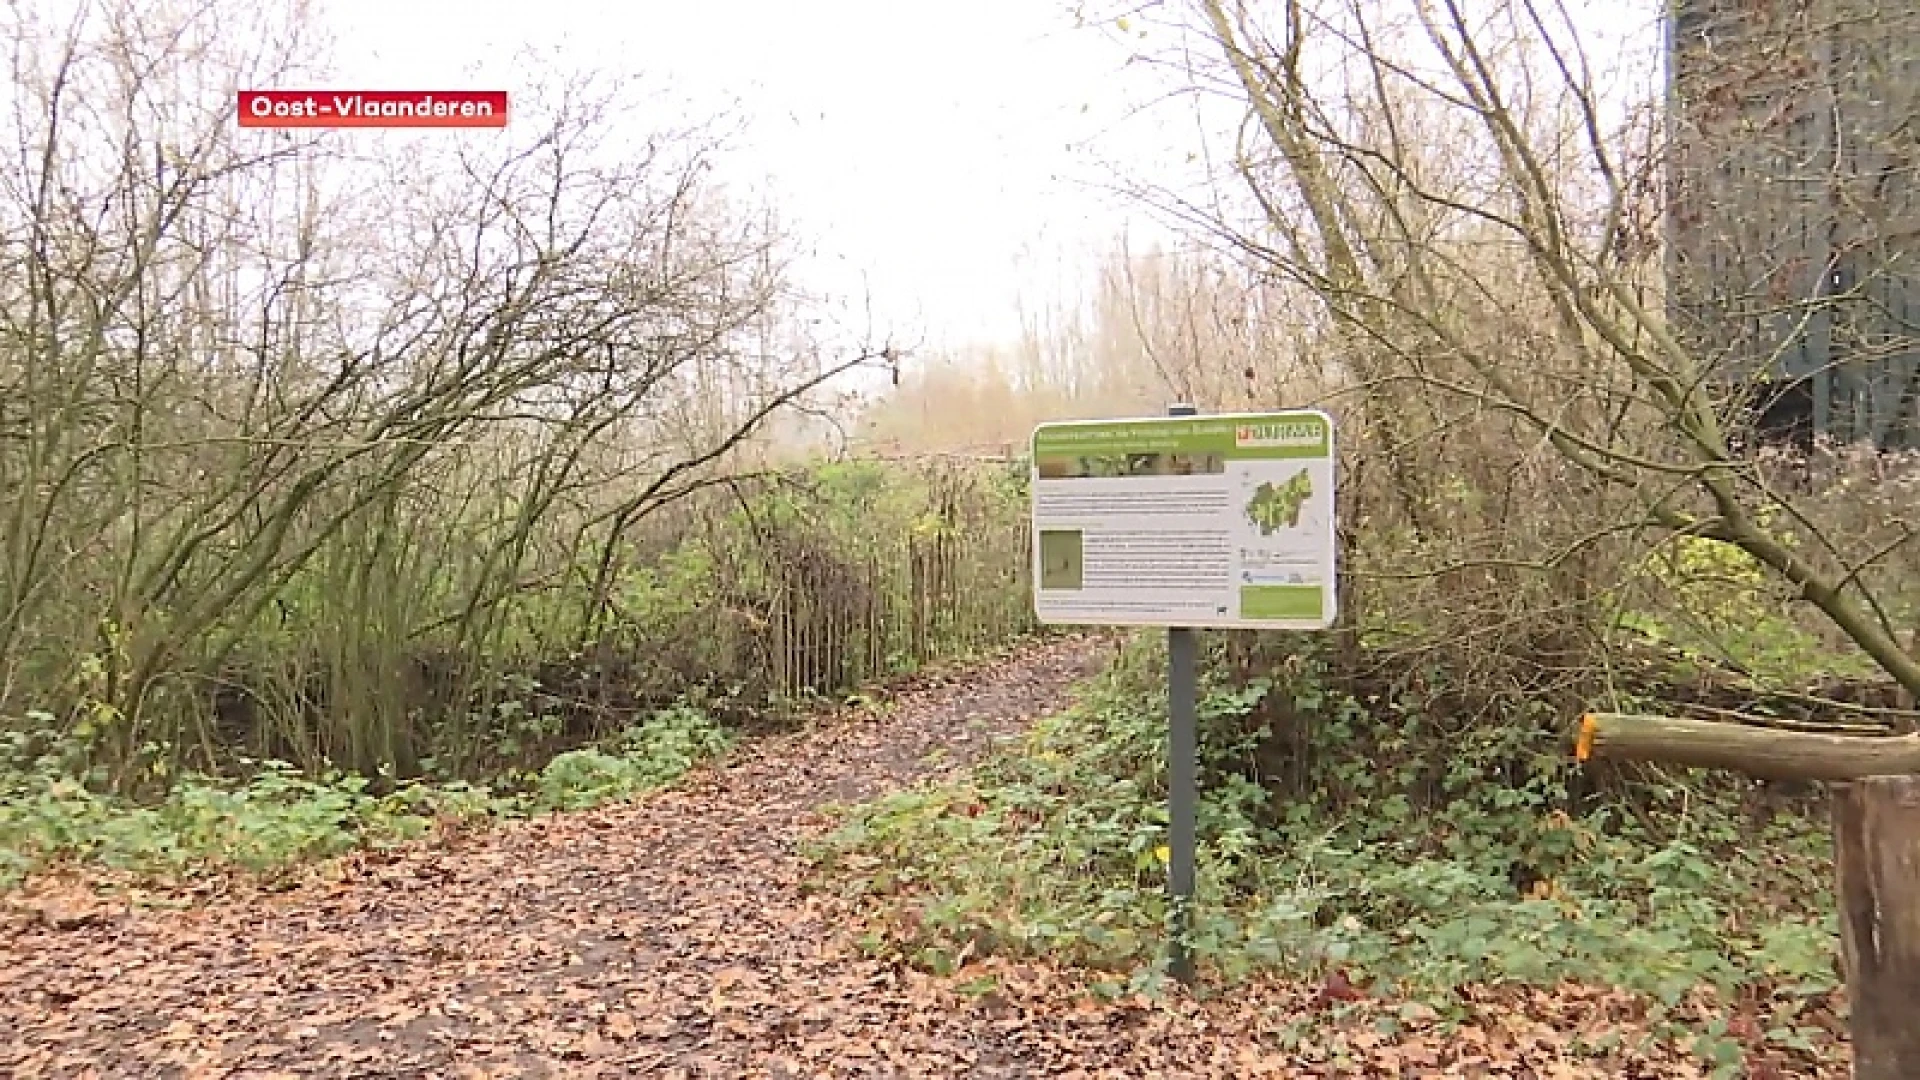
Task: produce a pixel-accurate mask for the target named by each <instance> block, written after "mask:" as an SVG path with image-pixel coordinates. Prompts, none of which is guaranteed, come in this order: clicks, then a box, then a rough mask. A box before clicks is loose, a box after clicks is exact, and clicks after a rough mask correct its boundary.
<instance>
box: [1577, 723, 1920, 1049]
mask: <svg viewBox="0 0 1920 1080" xmlns="http://www.w3.org/2000/svg"><path fill="white" fill-rule="evenodd" d="M1574 754H1575V756H1576V757H1578V758H1579V759H1580V760H1581V761H1589V760H1592V759H1594V758H1609V759H1618V760H1629V761H1653V762H1661V763H1665V764H1671V765H1693V766H1698V767H1701V768H1707V769H1729V770H1732V771H1734V772H1739V773H1745V774H1747V775H1748V776H1755V777H1761V778H1763V779H1768V780H1826V781H1845V780H1857V779H1859V778H1861V777H1865V776H1892V775H1898V774H1906V773H1920V735H1896V736H1869V735H1839V734H1829V733H1826V732H1812V731H1805V730H1793V731H1788V730H1782V729H1779V728H1769V727H1758V726H1754V725H1750V724H1733V723H1720V722H1716V721H1711V720H1688V719H1683V718H1681V717H1677V716H1641V715H1635V714H1631V713H1588V714H1587V715H1586V716H1584V717H1581V719H1580V732H1579V736H1578V738H1577V740H1576V742H1575V744H1574ZM1916 1075H1920V1074H1916Z"/></svg>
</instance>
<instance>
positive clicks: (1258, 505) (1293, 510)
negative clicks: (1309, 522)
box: [1247, 469, 1313, 536]
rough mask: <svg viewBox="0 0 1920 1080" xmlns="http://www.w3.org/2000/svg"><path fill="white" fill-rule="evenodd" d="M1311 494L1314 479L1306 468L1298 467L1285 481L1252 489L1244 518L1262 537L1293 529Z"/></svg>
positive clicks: (1298, 522)
mask: <svg viewBox="0 0 1920 1080" xmlns="http://www.w3.org/2000/svg"><path fill="white" fill-rule="evenodd" d="M1312 497H1313V481H1312V480H1311V479H1309V478H1308V477H1307V470H1305V469H1301V470H1300V471H1299V472H1297V473H1294V474H1293V479H1291V480H1289V481H1287V482H1286V483H1284V484H1273V483H1265V484H1261V485H1260V486H1259V487H1257V488H1255V489H1254V492H1253V498H1252V499H1249V500H1248V501H1247V519H1248V520H1250V521H1252V522H1253V523H1254V525H1255V526H1257V527H1258V528H1259V530H1260V535H1261V536H1272V535H1273V534H1274V531H1275V530H1277V529H1292V528H1296V527H1298V526H1299V524H1300V508H1301V507H1302V506H1305V505H1306V504H1307V500H1308V499H1310V498H1312Z"/></svg>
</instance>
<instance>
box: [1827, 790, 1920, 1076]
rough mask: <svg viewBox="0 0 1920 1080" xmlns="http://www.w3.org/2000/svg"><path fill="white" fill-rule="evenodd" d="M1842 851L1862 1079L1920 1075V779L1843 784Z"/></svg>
mask: <svg viewBox="0 0 1920 1080" xmlns="http://www.w3.org/2000/svg"><path fill="white" fill-rule="evenodd" d="M1833 851H1834V871H1835V877H1836V883H1837V887H1838V890H1839V900H1840V945H1841V951H1842V954H1843V956H1844V958H1845V962H1846V973H1847V1003H1848V1006H1849V1007H1850V1008H1851V1009H1852V1012H1853V1018H1852V1023H1851V1027H1852V1029H1853V1075H1854V1076H1855V1078H1856V1080H1906V1078H1908V1077H1920V1024H1917V1023H1915V1022H1914V1008H1915V1005H1916V1004H1917V1003H1920V777H1915V776H1869V777H1865V778H1863V779H1860V780H1855V781H1853V782H1851V783H1847V784H1838V785H1835V786H1834V788H1833Z"/></svg>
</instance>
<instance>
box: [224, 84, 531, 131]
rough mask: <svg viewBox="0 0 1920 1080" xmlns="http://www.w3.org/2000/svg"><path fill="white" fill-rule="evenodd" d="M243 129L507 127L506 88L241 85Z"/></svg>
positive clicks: (240, 100)
mask: <svg viewBox="0 0 1920 1080" xmlns="http://www.w3.org/2000/svg"><path fill="white" fill-rule="evenodd" d="M239 115H240V126H241V127H243V128H503V127H506V126H507V92H506V91H505V90H242V91H240V99H239Z"/></svg>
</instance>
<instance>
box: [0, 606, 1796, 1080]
mask: <svg viewBox="0 0 1920 1080" xmlns="http://www.w3.org/2000/svg"><path fill="white" fill-rule="evenodd" d="M1101 651H1102V648H1101V646H1098V645H1095V644H1092V643H1090V642H1086V641H1064V642H1056V643H1053V644H1049V645H1046V646H1042V647H1039V648H1037V649H1035V650H1034V651H1031V652H1028V653H1026V654H1024V655H1022V656H1020V657H1018V658H1015V659H1013V660H1010V661H1008V662H1006V663H1003V664H1001V665H998V666H996V667H995V668H994V669H993V670H992V671H991V672H990V673H982V674H981V675H979V676H977V677H968V678H965V679H960V680H956V681H953V682H951V683H948V684H946V685H939V686H933V687H930V688H927V689H923V690H919V691H914V692H911V693H908V694H905V695H903V696H902V697H901V698H900V699H898V701H897V704H896V707H895V708H893V709H892V710H890V711H888V712H886V713H885V714H883V715H882V716H880V717H877V718H874V717H869V718H866V719H863V720H854V719H847V720H841V721H836V722H833V723H831V724H827V725H824V726H820V727H815V728H812V729H810V730H807V731H802V732H798V733H796V734H794V735H790V736H783V737H779V738H774V739H769V740H766V741H764V742H761V743H758V744H756V745H755V746H753V747H752V748H751V750H750V751H749V752H747V753H746V754H745V755H744V756H743V757H742V758H741V759H740V760H737V761H735V762H734V763H732V764H731V765H729V766H728V767H726V768H723V769H719V770H716V771H714V772H711V773H707V774H704V775H702V776H701V777H699V778H697V779H694V780H692V781H690V782H689V783H687V784H686V785H684V786H683V787H681V788H678V789H675V790H672V791H668V792H663V793H660V794H658V795H656V796H654V797H651V798H648V799H646V800H643V801H641V802H639V803H636V804H632V805H626V806H620V807H611V808H606V809H602V810H598V811H592V812H587V813H577V814H566V815H559V816H555V817H551V818H546V819H542V820H539V821H535V822H530V823H525V824H522V825H520V826H516V827H512V828H508V829H503V830H500V831H496V832H492V833H486V834H481V835H477V836H473V837H470V838H468V839H466V840H464V841H457V842H453V843H452V844H450V845H448V846H443V847H435V848H423V849H418V850H412V851H408V852H405V853H398V854H387V855H370V856H363V857H359V858H357V859H355V860H353V861H350V862H349V863H347V864H345V866H344V867H343V869H344V871H345V872H344V873H343V874H340V875H336V877H337V878H338V880H331V881H317V882H315V883H314V884H311V885H308V886H305V887H303V888H301V889H299V890H297V891H294V892H291V893H288V894H284V895H280V896H259V895H256V896H251V897H234V898H230V899H225V900H220V901H216V902H213V903H211V904H207V905H204V906H202V907H200V908H198V909H197V910H193V911H187V912H167V911H156V910H151V909H136V910H132V911H125V910H117V909H116V910H115V911H112V912H108V913H106V914H104V915H100V916H98V917H95V918H89V919H78V920H67V919H59V920H55V922H56V923H58V924H59V927H61V928H57V927H56V926H55V925H49V924H48V923H47V922H46V921H45V920H40V921H37V922H34V923H32V924H31V925H26V926H24V927H23V926H22V925H21V924H20V923H21V921H20V920H15V922H14V923H13V924H11V925H9V926H7V927H6V928H5V929H0V1076H5V1077H19V1078H28V1077H42V1076H60V1077H100V1078H108V1077H111V1078H121V1077H127V1078H136V1077H150V1076H151V1077H192V1078H205V1080H213V1078H224V1080H238V1078H241V1077H256V1078H266V1077H308V1076H316V1077H319V1076H324V1077H395V1078H398V1077H455V1078H467V1080H482V1078H505V1077H621V1076H646V1077H685V1078H693V1077H726V1078H736V1077H768V1078H787V1077H921V1076H924V1077H981V1078H986V1077H994V1078H999V1077H1009V1078H1011V1077H1040V1076H1047V1077H1132V1076H1156V1077H1166V1076H1180V1077H1185V1076H1210V1077H1259V1076H1288V1077H1292V1076H1386V1077H1395V1076H1405V1077H1427V1076H1435V1077H1437V1076H1468V1077H1536V1078H1562V1077H1584V1076H1610V1077H1682V1076H1702V1075H1705V1074H1704V1072H1703V1071H1701V1070H1699V1069H1698V1068H1697V1067H1695V1066H1693V1065H1692V1064H1691V1063H1690V1062H1689V1061H1687V1060H1686V1059H1685V1058H1684V1056H1676V1055H1673V1054H1669V1053H1656V1054H1655V1056H1654V1057H1653V1058H1652V1059H1651V1060H1650V1059H1648V1058H1645V1057H1640V1056H1638V1055H1629V1056H1626V1057H1616V1058H1614V1059H1613V1060H1611V1061H1608V1062H1595V1061H1594V1060H1592V1059H1591V1058H1583V1057H1582V1056H1581V1055H1576V1054H1573V1053H1571V1052H1570V1051H1569V1048H1568V1043H1569V1035H1570V1034H1571V1033H1573V1032H1578V1031H1583V1030H1586V1029H1588V1028H1590V1027H1592V1026H1593V1024H1594V1023H1595V1022H1596V1021H1597V1020H1602V1019H1604V1018H1605V1016H1606V1014H1608V1013H1609V1012H1611V1011H1613V1010H1614V1009H1615V1007H1616V1006H1617V1005H1618V1001H1617V1000H1616V999H1615V997H1614V996H1613V995H1606V994H1598V993H1596V994H1583V993H1575V992H1571V991H1563V992H1556V993H1551V994H1548V993H1544V992H1543V993H1530V994H1527V995H1523V996H1521V997H1519V998H1512V997H1508V998H1503V999H1500V1000H1497V1001H1489V1002H1488V1005H1487V1007H1486V1011H1485V1016H1484V1018H1483V1019H1482V1020H1480V1021H1479V1022H1476V1023H1469V1024H1466V1025H1464V1026H1461V1027H1458V1028H1453V1029H1444V1030H1443V1029H1441V1028H1438V1027H1432V1026H1426V1025H1415V1026H1414V1027H1403V1029H1402V1030H1400V1031H1399V1033H1398V1034H1397V1035H1395V1036H1392V1037H1388V1036H1385V1035H1383V1034H1381V1033H1380V1032H1379V1031H1378V1030H1377V1029H1375V1028H1374V1026H1373V1020H1372V1019H1371V1018H1369V1017H1368V1016H1367V1015H1365V1014H1356V1015H1355V1016H1354V1017H1352V1018H1350V1019H1348V1020H1345V1021H1341V1022H1339V1023H1335V1024H1327V1023H1325V1021H1326V1020H1327V1019H1328V1017H1327V1015H1326V1013H1325V1012H1324V1009H1325V1007H1326V1006H1327V1005H1328V1000H1327V999H1326V998H1325V997H1324V996H1323V988H1321V987H1317V986H1313V985H1307V986H1289V985H1284V984H1279V983H1264V984H1260V985H1249V986H1242V987H1239V988H1237V989H1236V990H1235V991H1234V993H1232V994H1231V995H1225V996H1222V997H1217V998H1214V999H1213V1000H1209V1001H1204V1002H1196V1001H1194V1000H1192V999H1188V998H1183V997H1174V998H1171V999H1168V1000H1166V1001H1163V1002H1159V1003H1150V1002H1146V1001H1144V1000H1142V999H1138V998H1132V999H1127V1000H1123V1001H1120V1002H1115V1003H1110V1004H1094V1003H1092V1002H1090V1001H1089V999H1088V998H1087V996H1086V995H1085V994H1084V993H1082V992H1081V990H1082V980H1080V979H1079V978H1077V977H1076V976H1074V975H1073V974H1071V973H1064V972H1059V971H1054V970H1050V969H1047V968H1044V967H1040V966H1036V965H1028V964H1009V963H1000V962H989V964H988V965H986V966H990V968H991V973H992V975H993V976H994V979H995V985H994V988H993V989H992V990H991V992H987V993H984V994H980V993H974V994H969V993H963V992H961V990H960V989H959V987H958V986H956V985H955V983H954V982H953V981H951V980H938V979H934V978H931V977H927V976H922V975H918V974H915V973H912V972H906V971H900V970H897V969H895V968H893V967H891V966H889V965H886V964H883V963H880V962H876V961H873V960H869V959H866V958H864V957H862V956H861V955H859V954H858V953H857V952H856V951H855V950H854V949H853V948H851V946H850V944H849V942H848V941H847V938H848V937H849V936H850V935H849V934H847V933H846V931H847V930H848V928H849V920H848V919H847V918H846V916H845V915H844V913H842V912H841V911H839V910H837V909H836V907H835V905H834V903H833V902H832V901H829V900H826V899H822V898H818V897H810V896H808V895H807V894H806V893H805V892H804V891H803V890H802V888H801V881H802V878H803V874H804V867H803V865H802V863H801V861H800V859H799V857H798V855H797V853H796V849H797V846H798V842H799V841H800V840H801V839H802V838H803V837H805V836H806V835H808V834H809V833H810V832H812V831H813V830H816V829H818V828H820V827H821V826H822V825H823V824H824V819H823V818H822V817H821V816H820V815H819V814H817V813H816V812H815V811H816V808H817V807H819V806H820V805H821V804H822V803H824V802H835V801H844V800H850V799H854V798H859V797H865V796H870V795H873V794H876V793H878V792H880V791H882V790H885V789H889V788H894V787H898V786H901V785H904V784H908V783H912V782H915V781H918V780H923V779H927V778H930V777H932V776H934V775H935V774H937V773H939V772H942V771H946V770H949V769H958V768H963V767H965V766H967V765H969V764H971V763H972V762H973V761H975V760H977V759H978V758H979V757H980V756H981V755H982V754H983V753H985V752H986V751H987V750H988V749H989V748H990V747H991V746H992V744H993V740H994V739H995V738H997V737H1001V736H1006V735H1011V734H1014V733H1016V732H1018V731H1019V730H1020V729H1022V728H1023V727H1025V726H1026V725H1027V724H1028V723H1029V722H1030V721H1031V720H1032V719H1033V718H1034V717H1036V716H1037V715H1039V714H1041V713H1043V712H1045V711H1047V710H1050V709H1053V708H1057V707H1059V706H1060V705H1062V704H1064V703H1065V702H1066V701H1067V699H1068V697H1069V694H1070V691H1071V688H1072V685H1073V684H1074V682H1075V681H1077V680H1078V679H1079V678H1080V677H1081V676H1082V675H1083V674H1085V673H1087V672H1089V671H1090V670H1092V667H1093V665H1094V664H1095V663H1096V662H1097V660H1098V659H1099V658H1100V656H1099V654H1100V653H1101ZM1383 1008H1392V1006H1391V1005H1385V1006H1383ZM1754 1075H1778V1074H1763V1073H1760V1072H1756V1073H1755V1074H1754Z"/></svg>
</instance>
